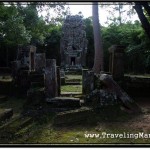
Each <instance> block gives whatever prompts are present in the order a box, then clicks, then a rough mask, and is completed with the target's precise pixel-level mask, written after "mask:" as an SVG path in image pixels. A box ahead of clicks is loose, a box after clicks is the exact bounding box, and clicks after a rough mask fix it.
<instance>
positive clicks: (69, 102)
mask: <svg viewBox="0 0 150 150" xmlns="http://www.w3.org/2000/svg"><path fill="white" fill-rule="evenodd" d="M46 102H47V103H49V104H51V106H53V107H68V108H70V107H81V103H80V99H79V98H72V97H54V98H51V99H49V98H47V99H46Z"/></svg>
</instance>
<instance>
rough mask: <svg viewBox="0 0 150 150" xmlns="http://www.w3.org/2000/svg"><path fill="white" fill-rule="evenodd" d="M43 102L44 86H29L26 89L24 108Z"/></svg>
mask: <svg viewBox="0 0 150 150" xmlns="http://www.w3.org/2000/svg"><path fill="white" fill-rule="evenodd" d="M44 102H45V93H44V88H30V89H29V90H28V91H27V101H26V103H25V104H24V108H30V107H32V106H34V105H39V104H41V103H44Z"/></svg>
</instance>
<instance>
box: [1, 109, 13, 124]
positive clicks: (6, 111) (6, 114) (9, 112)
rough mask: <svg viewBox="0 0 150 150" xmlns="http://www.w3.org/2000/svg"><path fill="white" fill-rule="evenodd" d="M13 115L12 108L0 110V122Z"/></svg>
mask: <svg viewBox="0 0 150 150" xmlns="http://www.w3.org/2000/svg"><path fill="white" fill-rule="evenodd" d="M12 116H13V109H12V108H9V109H4V110H2V111H1V112H0V122H2V121H5V120H7V119H10V118H11V117H12Z"/></svg>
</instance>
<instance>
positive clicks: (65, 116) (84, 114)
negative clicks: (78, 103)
mask: <svg viewBox="0 0 150 150" xmlns="http://www.w3.org/2000/svg"><path fill="white" fill-rule="evenodd" d="M92 115H94V112H93V111H92V109H91V108H88V107H81V108H79V109H75V110H70V111H64V112H60V113H58V114H57V115H56V117H55V118H54V122H53V123H54V125H63V124H74V123H82V121H83V122H85V121H86V119H88V117H92Z"/></svg>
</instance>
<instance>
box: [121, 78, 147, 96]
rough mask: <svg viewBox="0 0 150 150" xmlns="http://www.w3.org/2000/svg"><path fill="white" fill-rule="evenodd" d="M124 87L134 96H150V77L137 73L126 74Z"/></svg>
mask: <svg viewBox="0 0 150 150" xmlns="http://www.w3.org/2000/svg"><path fill="white" fill-rule="evenodd" d="M122 86H123V88H124V90H125V91H127V93H129V94H130V95H132V96H142V97H147V96H150V92H149V91H150V78H148V77H144V76H136V75H126V76H125V77H124V80H123V85H122Z"/></svg>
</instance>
